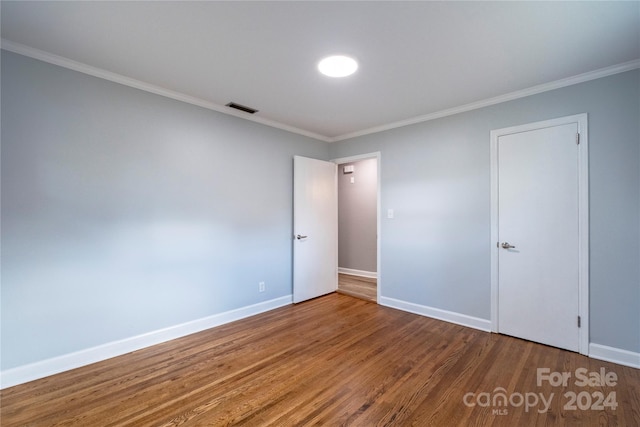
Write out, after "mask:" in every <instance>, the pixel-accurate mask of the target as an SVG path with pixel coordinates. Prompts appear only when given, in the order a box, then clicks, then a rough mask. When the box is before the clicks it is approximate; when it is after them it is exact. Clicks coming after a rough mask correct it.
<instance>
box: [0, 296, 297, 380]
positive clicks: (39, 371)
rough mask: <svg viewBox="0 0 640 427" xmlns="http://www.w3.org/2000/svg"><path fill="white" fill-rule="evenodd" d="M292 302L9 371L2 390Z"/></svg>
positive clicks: (274, 302) (220, 315) (275, 302)
mask: <svg viewBox="0 0 640 427" xmlns="http://www.w3.org/2000/svg"><path fill="white" fill-rule="evenodd" d="M292 302H293V298H292V296H291V295H287V296H284V297H280V298H276V299H272V300H269V301H264V302H261V303H258V304H253V305H249V306H246V307H241V308H238V309H235V310H230V311H226V312H224V313H218V314H214V315H212V316H208V317H204V318H202V319H197V320H193V321H190V322H186V323H182V324H180V325H175V326H170V327H168V328H164V329H159V330H157V331H152V332H148V333H146V334H142V335H138V336H135V337H131V338H125V339H123V340H119V341H114V342H110V343H107V344H103V345H99V346H97V347H92V348H88V349H85V350H80V351H76V352H74V353H69V354H65V355H62V356H58V357H53V358H51V359H46V360H42V361H39V362H35V363H31V364H28V365H24V366H18V367H16V368H11V369H7V370H4V371H2V372H0V389H4V388H7V387H12V386H14V385H18V384H23V383H26V382H29V381H33V380H37V379H40V378H44V377H48V376H49V375H54V374H58V373H60V372H64V371H68V370H71V369H75V368H79V367H81V366H86V365H89V364H91V363H96V362H100V361H102V360H106V359H110V358H112V357H116V356H121V355H123V354H126V353H130V352H132V351H135V350H140V349H142V348H145V347H149V346H152V345H155V344H160V343H162V342H165V341H170V340H173V339H176V338H180V337H183V336H186V335H190V334H193V333H196V332H200V331H204V330H205V329H209V328H213V327H215V326H220V325H223V324H225V323H229V322H233V321H236V320H240V319H243V318H245V317H249V316H253V315H256V314H260V313H264V312H266V311H269V310H273V309H275V308H278V307H283V306H285V305H289V304H292Z"/></svg>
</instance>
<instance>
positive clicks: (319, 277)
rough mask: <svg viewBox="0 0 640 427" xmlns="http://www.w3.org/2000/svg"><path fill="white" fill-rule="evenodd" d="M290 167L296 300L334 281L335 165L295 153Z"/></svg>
mask: <svg viewBox="0 0 640 427" xmlns="http://www.w3.org/2000/svg"><path fill="white" fill-rule="evenodd" d="M293 170H294V172H293V175H294V179H293V231H294V238H293V302H294V303H298V302H301V301H304V300H307V299H311V298H315V297H318V296H320V295H324V294H328V293H330V292H334V291H335V290H336V288H337V285H338V195H337V183H336V171H337V167H336V165H335V163H331V162H325V161H322V160H316V159H309V158H306V157H300V156H295V157H294V166H293Z"/></svg>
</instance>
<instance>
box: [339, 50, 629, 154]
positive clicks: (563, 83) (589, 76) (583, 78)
mask: <svg viewBox="0 0 640 427" xmlns="http://www.w3.org/2000/svg"><path fill="white" fill-rule="evenodd" d="M637 68H640V59H635V60H633V61H629V62H624V63H622V64H618V65H612V66H610V67H605V68H601V69H599V70H594V71H589V72H586V73H582V74H578V75H577V76H572V77H567V78H565V79H561V80H556V81H553V82H549V83H544V84H541V85H537V86H533V87H530V88H527V89H523V90H518V91H515V92H511V93H507V94H504V95H500V96H496V97H493V98H488V99H483V100H481V101H477V102H472V103H470V104H465V105H460V106H457V107H453V108H449V109H446V110H440V111H436V112H434V113H430V114H425V115H423V116H418V117H414V118H411V119H407V120H401V121H397V122H393V123H388V124H385V125H381V126H374V127H371V128H368V129H363V130H360V131H356V132H351V133H345V134H343V135H339V136H336V137H333V138H329V142H338V141H344V140H346V139H352V138H356V137H359V136H364V135H370V134H373V133H378V132H384V131H387V130H391V129H396V128H400V127H404V126H409V125H413V124H416V123H423V122H428V121H430V120H435V119H439V118H442V117H447V116H453V115H454V114H459V113H465V112H467V111H472V110H477V109H479V108H484V107H489V106H491V105H496V104H500V103H502V102H508V101H513V100H516V99H520V98H525V97H527V96H531V95H537V94H539V93H543V92H549V91H551V90H556V89H561V88H563V87H567V86H572V85H575V84H578V83H584V82H588V81H590V80H596V79H599V78H602V77H608V76H611V75H614V74H619V73H624V72H627V71H631V70H635V69H637Z"/></svg>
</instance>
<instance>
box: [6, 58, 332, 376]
mask: <svg viewBox="0 0 640 427" xmlns="http://www.w3.org/2000/svg"><path fill="white" fill-rule="evenodd" d="M1 136H2V307H1V308H2V319H1V320H2V369H3V370H5V369H9V368H13V367H16V366H21V365H24V364H27V363H30V362H36V361H40V360H43V359H47V358H51V357H54V356H59V355H63V354H67V353H71V352H74V351H78V350H82V349H86V348H90V347H93V346H96V345H100V344H104V343H108V342H111V341H115V340H119V339H124V338H128V337H132V336H136V335H138V334H143V333H145V332H149V331H155V330H158V329H161V328H165V327H169V326H173V325H177V324H180V323H183V322H187V321H191V320H195V319H199V318H202V317H206V316H210V315H213V314H216V313H220V312H224V311H227V310H231V309H235V308H239V307H244V306H248V305H251V304H255V303H259V302H261V301H266V300H270V299H273V298H277V297H281V296H286V295H290V294H291V291H292V288H291V287H292V272H291V269H292V263H291V258H292V252H291V235H292V199H291V197H292V196H291V195H292V186H293V184H292V156H293V155H294V154H298V155H304V156H309V157H315V158H320V159H327V158H328V156H327V155H328V147H327V144H326V143H324V142H319V141H314V140H311V139H308V138H305V137H302V136H299V135H294V134H291V133H287V132H284V131H280V130H276V129H273V128H270V127H266V126H262V125H259V124H255V123H252V122H248V121H245V120H241V119H237V118H234V117H231V116H226V115H223V114H219V113H216V112H213V111H209V110H206V109H202V108H199V107H195V106H193V105H188V104H184V103H181V102H178V101H174V100H170V99H167V98H163V97H161V96H156V95H153V94H149V93H146V92H143V91H139V90H136V89H132V88H129V87H126V86H122V85H118V84H115V83H111V82H108V81H105V80H101V79H98V78H94V77H90V76H87V75H84V74H81V73H77V72H74V71H70V70H67V69H63V68H59V67H56V66H53V65H50V64H46V63H43V62H40V61H36V60H33V59H29V58H26V57H23V56H19V55H16V54H13V53H9V52H5V51H3V52H2V135H1ZM259 281H265V282H266V287H267V290H266V292H264V293H258V282H259Z"/></svg>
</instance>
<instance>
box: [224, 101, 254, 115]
mask: <svg viewBox="0 0 640 427" xmlns="http://www.w3.org/2000/svg"><path fill="white" fill-rule="evenodd" d="M227 107H231V108H235V109H236V110H240V111H244V112H245V113H249V114H255V113H257V112H258V110H256V109H255V108H251V107H246V106H244V105H240V104H236V103H235V102H230V103H228V104H227Z"/></svg>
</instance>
